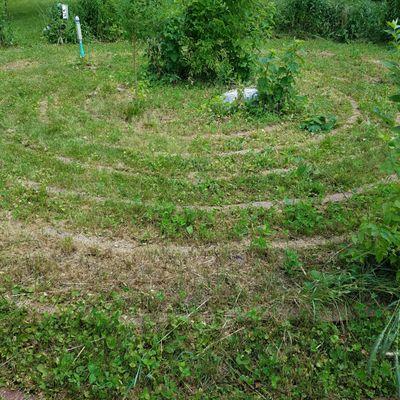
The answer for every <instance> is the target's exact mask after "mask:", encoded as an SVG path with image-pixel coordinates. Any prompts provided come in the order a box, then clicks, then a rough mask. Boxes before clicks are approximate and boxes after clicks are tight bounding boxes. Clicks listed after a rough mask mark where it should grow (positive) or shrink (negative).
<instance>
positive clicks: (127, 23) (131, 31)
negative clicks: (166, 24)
mask: <svg viewBox="0 0 400 400" xmlns="http://www.w3.org/2000/svg"><path fill="white" fill-rule="evenodd" d="M176 8H177V5H176V3H173V2H171V0H120V1H119V3H118V10H119V19H120V21H121V25H122V27H123V29H124V31H125V33H126V34H127V36H128V38H129V39H130V40H131V39H132V38H136V39H144V40H147V39H148V38H149V37H153V36H154V35H155V33H156V32H157V30H158V29H159V26H160V25H162V24H163V21H165V19H166V18H167V17H168V16H169V15H170V14H173V13H174V11H175V9H176Z"/></svg>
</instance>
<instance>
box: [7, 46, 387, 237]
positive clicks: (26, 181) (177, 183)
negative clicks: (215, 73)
mask: <svg viewBox="0 0 400 400" xmlns="http://www.w3.org/2000/svg"><path fill="white" fill-rule="evenodd" d="M283 44H284V40H279V41H277V40H275V41H269V42H268V43H267V44H266V48H267V47H272V48H276V47H281V46H282V45H283ZM304 48H305V50H306V56H305V66H304V69H303V72H302V74H301V76H300V78H299V88H300V92H301V93H302V94H304V95H306V96H307V99H308V102H307V105H306V106H305V109H304V110H303V111H302V112H300V113H297V114H294V115H289V116H284V117H283V118H278V117H277V116H273V115H266V116H265V118H263V119H256V120H254V119H250V118H246V117H245V116H234V117H231V118H226V119H222V120H221V119H216V118H215V117H213V116H212V114H211V112H210V110H209V107H208V104H209V100H210V99H211V98H212V97H213V96H215V95H217V94H219V93H221V92H223V91H224V90H225V89H227V88H223V87H208V88H207V87H206V88H204V87H202V86H190V85H184V84H181V85H177V86H165V85H162V86H161V85H153V86H151V87H150V88H149V90H148V95H147V100H146V109H145V111H144V114H143V115H141V116H139V117H135V118H133V120H132V121H128V120H127V118H126V115H127V110H128V108H129V104H130V102H131V98H132V95H131V91H132V88H131V86H132V81H133V72H132V69H131V64H132V60H131V56H130V48H129V46H128V45H127V44H125V43H118V44H92V45H90V49H89V53H90V57H91V58H90V66H86V65H85V66H82V65H80V64H79V62H78V60H77V54H76V48H75V46H65V47H57V46H48V45H45V44H36V43H35V44H34V43H32V46H27V47H24V48H15V49H9V50H4V51H2V53H0V60H1V68H0V74H1V78H2V79H1V91H2V93H6V96H3V97H2V99H1V103H0V105H1V116H2V117H1V118H2V119H1V129H2V131H3V134H2V135H1V139H0V140H1V144H0V145H1V159H2V169H1V187H2V191H3V195H2V203H3V207H4V209H7V210H10V211H12V212H13V213H14V214H15V215H16V216H21V217H29V219H30V220H31V222H34V219H33V218H34V217H33V215H32V214H33V213H32V211H33V210H34V215H35V217H36V218H37V217H40V219H41V220H47V221H48V222H50V221H63V225H67V226H70V227H71V228H73V229H76V230H78V231H79V230H82V229H84V230H88V231H90V232H92V233H93V234H96V233H99V232H101V231H102V230H104V229H107V230H111V231H116V230H117V229H118V230H119V228H121V227H122V226H123V227H124V228H125V230H126V231H127V234H128V236H129V232H130V231H131V229H132V226H131V225H134V226H135V235H139V236H144V237H145V238H151V239H157V240H159V239H161V238H162V240H165V235H164V234H165V232H164V231H163V228H162V227H160V219H163V217H162V215H163V212H164V211H163V210H167V211H168V213H169V214H171V215H172V214H179V213H181V211H180V210H181V209H182V208H185V207H186V208H188V209H191V210H192V211H191V213H192V214H193V215H191V216H189V217H188V216H186V217H185V216H183V217H182V218H183V220H185V218H186V219H187V218H189V219H190V221H183V222H182V226H181V227H179V226H178V227H172V228H171V229H170V230H172V231H176V232H174V234H173V235H172V236H173V237H172V239H177V240H181V239H183V240H185V241H187V240H192V239H195V240H200V241H202V240H206V241H209V240H212V241H215V240H220V239H227V237H226V236H229V232H230V229H229V226H234V225H235V223H237V222H238V217H237V216H235V215H232V214H234V213H233V212H232V209H233V208H232V207H231V206H232V205H235V204H246V203H249V208H252V207H251V203H255V202H267V201H282V200H285V199H299V200H302V201H305V202H307V201H309V200H310V199H312V200H313V201H314V202H315V198H324V197H325V196H327V195H330V194H333V193H340V192H343V191H346V192H348V191H351V190H352V189H355V188H359V187H361V186H363V185H366V184H372V183H374V182H378V181H380V180H381V179H382V178H384V176H385V173H384V172H382V171H381V170H380V165H381V163H382V161H383V160H384V158H385V154H386V150H385V143H384V141H383V140H382V134H383V135H384V132H385V129H384V128H383V127H382V123H381V122H380V121H379V120H378V119H377V117H376V116H375V114H374V113H373V109H374V107H375V106H376V105H379V106H380V107H381V108H383V110H386V111H392V112H393V110H391V106H390V104H389V102H388V100H387V97H388V93H389V92H390V89H391V87H390V84H389V82H388V80H387V76H386V71H385V69H384V67H383V66H382V65H381V64H380V63H379V62H380V60H385V59H387V58H389V57H390V56H391V55H390V54H389V53H388V51H387V50H386V49H385V48H379V47H377V46H372V45H370V46H369V45H364V44H358V45H357V44H352V45H340V44H332V43H329V42H325V41H309V42H306V43H304ZM143 62H144V61H143ZM318 114H324V115H330V114H333V115H336V116H337V117H338V128H337V129H335V131H334V132H332V133H330V134H320V135H315V136H312V135H310V134H309V133H307V132H305V131H302V130H301V129H300V128H299V126H300V124H301V122H302V121H303V120H304V118H305V117H306V116H307V115H318ZM32 182H33V183H34V184H33V185H32ZM32 187H34V189H32ZM38 188H41V189H42V190H38ZM46 188H50V189H52V190H50V191H47V192H46ZM50 192H51V193H50ZM57 192H59V195H56V194H57ZM371 196H373V193H372V194H371ZM96 198H101V199H103V200H104V201H102V202H101V204H99V202H96V201H93V200H94V199H96ZM209 206H210V207H211V209H210V210H209V211H208V212H205V211H204V210H207V207H209ZM224 206H226V209H224ZM175 207H176V208H177V209H176V210H175V211H173V209H174V208H175ZM212 207H214V208H215V210H217V211H214V210H212ZM200 211H201V212H200ZM198 214H200V215H198ZM169 218H170V219H171V221H170V222H171V225H174V221H173V220H174V216H173V215H172V216H170V217H169ZM164 219H165V218H164ZM164 223H165V224H167V225H168V221H167V220H166V221H164ZM138 225H140V229H139V230H138V229H137V227H138ZM178 225H179V224H178ZM197 225H199V226H197ZM204 225H207V226H206V227H204ZM189 226H190V227H191V228H190V229H189V233H188V231H187V228H188V227H189ZM179 228H183V229H179ZM192 228H193V229H192ZM339 228H340V227H338V229H339ZM199 230H200V231H201V232H202V233H200V232H199ZM150 231H151V233H149V232H150Z"/></svg>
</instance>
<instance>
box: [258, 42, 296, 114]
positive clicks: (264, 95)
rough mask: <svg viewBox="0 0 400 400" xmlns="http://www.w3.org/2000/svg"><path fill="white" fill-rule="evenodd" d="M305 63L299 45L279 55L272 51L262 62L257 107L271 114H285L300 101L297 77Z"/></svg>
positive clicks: (259, 71)
mask: <svg viewBox="0 0 400 400" xmlns="http://www.w3.org/2000/svg"><path fill="white" fill-rule="evenodd" d="M302 62H303V58H302V55H301V52H300V51H299V44H298V43H294V44H293V45H292V46H289V47H288V48H287V49H285V50H284V52H283V53H281V54H279V53H277V52H275V51H271V52H270V53H269V54H268V55H267V57H264V58H262V59H261V60H260V67H259V70H258V74H257V89H258V97H257V100H256V105H257V106H258V107H261V108H262V109H263V110H266V111H270V112H278V113H280V112H285V111H288V110H289V109H292V108H293V107H294V106H295V105H296V104H297V103H298V100H299V95H298V93H297V88H296V77H297V75H298V74H299V73H300V67H301V64H302Z"/></svg>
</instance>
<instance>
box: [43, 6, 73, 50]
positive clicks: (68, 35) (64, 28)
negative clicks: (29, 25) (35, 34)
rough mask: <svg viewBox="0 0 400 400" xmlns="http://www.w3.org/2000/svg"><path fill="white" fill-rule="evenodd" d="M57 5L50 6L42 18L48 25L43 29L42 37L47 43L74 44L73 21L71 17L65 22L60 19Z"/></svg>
mask: <svg viewBox="0 0 400 400" xmlns="http://www.w3.org/2000/svg"><path fill="white" fill-rule="evenodd" d="M58 4H59V3H58V2H57V3H54V4H52V5H51V6H50V7H49V8H48V10H47V14H46V15H45V16H44V18H45V19H46V21H48V24H47V26H46V27H45V28H44V29H43V36H44V37H45V38H46V39H47V41H48V42H49V43H58V44H62V43H74V42H76V30H75V23H74V20H73V18H71V17H70V19H69V20H67V21H65V20H63V19H61V18H60V8H59V5H58ZM71 11H72V10H71Z"/></svg>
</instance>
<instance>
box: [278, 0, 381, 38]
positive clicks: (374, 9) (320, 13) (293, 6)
mask: <svg viewBox="0 0 400 400" xmlns="http://www.w3.org/2000/svg"><path fill="white" fill-rule="evenodd" d="M278 4H279V7H278V10H279V12H278V16H279V21H278V29H279V30H283V31H286V32H293V33H297V34H304V33H305V34H308V35H317V36H321V37H326V38H330V39H334V40H338V41H348V40H354V39H365V40H374V41H378V40H381V39H383V38H384V35H383V34H382V30H383V27H384V26H385V23H386V20H387V12H388V11H387V4H386V2H376V1H372V0H356V1H351V2H349V1H347V0H339V1H337V0H281V1H279V2H278Z"/></svg>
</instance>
